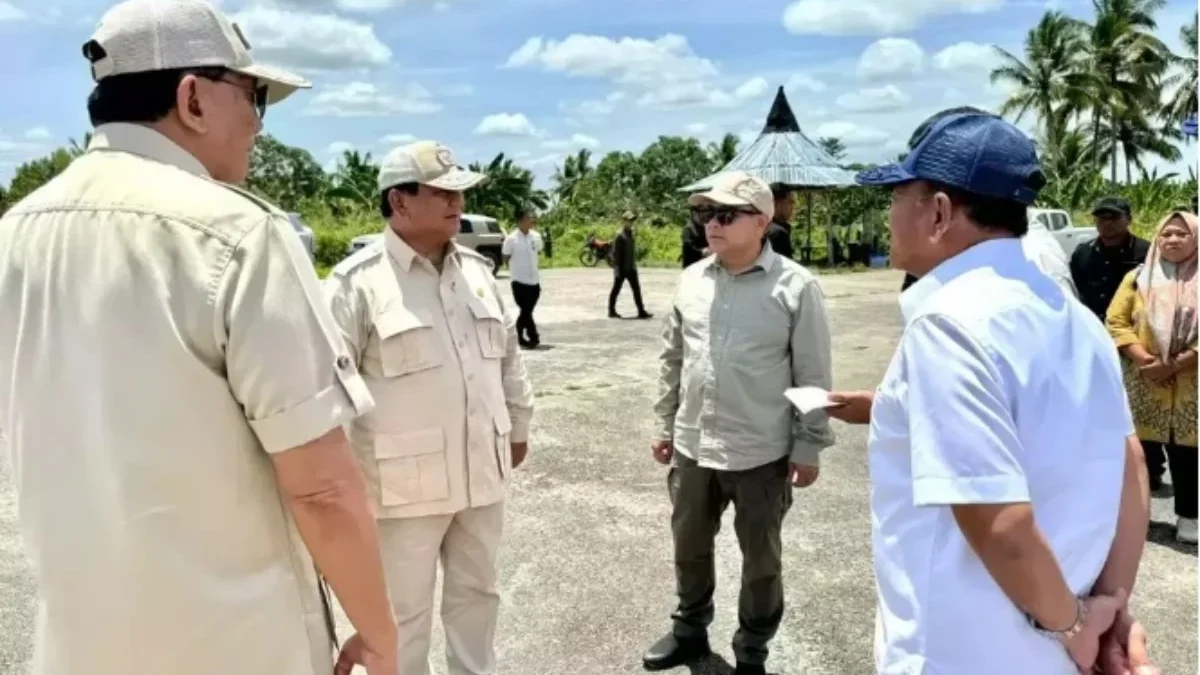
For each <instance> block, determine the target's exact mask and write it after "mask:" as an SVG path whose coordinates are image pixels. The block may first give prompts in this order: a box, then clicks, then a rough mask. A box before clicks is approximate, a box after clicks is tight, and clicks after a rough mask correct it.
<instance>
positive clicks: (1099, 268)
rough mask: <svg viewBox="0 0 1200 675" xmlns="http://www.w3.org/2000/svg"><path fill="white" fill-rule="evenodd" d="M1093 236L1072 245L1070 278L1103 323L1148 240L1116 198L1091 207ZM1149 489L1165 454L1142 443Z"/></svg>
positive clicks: (1155, 487) (1158, 484)
mask: <svg viewBox="0 0 1200 675" xmlns="http://www.w3.org/2000/svg"><path fill="white" fill-rule="evenodd" d="M1092 218H1093V219H1094V220H1095V223H1096V238H1095V239H1093V240H1091V241H1088V242H1084V243H1082V244H1080V245H1079V246H1078V247H1076V249H1075V251H1074V252H1073V253H1072V254H1071V280H1072V281H1074V282H1075V288H1076V289H1078V290H1079V300H1080V301H1081V302H1083V304H1084V305H1087V308H1088V309H1090V310H1092V313H1093V314H1095V315H1096V316H1097V318H1099V319H1100V321H1101V323H1103V322H1104V318H1105V316H1106V315H1107V314H1108V306H1109V305H1110V304H1112V299H1113V296H1114V295H1116V293H1117V288H1118V287H1119V286H1120V285H1121V280H1122V279H1124V278H1125V275H1126V274H1129V272H1131V271H1132V270H1133V269H1134V268H1136V267H1137V266H1138V265H1140V264H1142V262H1143V261H1145V260H1146V255H1147V254H1148V253H1149V252H1150V242H1148V241H1146V240H1145V239H1141V238H1139V237H1136V236H1134V234H1133V233H1132V232H1130V231H1129V226H1130V223H1131V222H1132V221H1133V210H1132V209H1131V208H1130V207H1129V202H1127V201H1125V200H1124V199H1122V198H1120V197H1102V198H1100V199H1099V200H1097V201H1096V204H1095V206H1093V207H1092ZM1142 450H1143V451H1144V452H1145V455H1146V468H1147V470H1148V472H1149V474H1150V490H1151V491H1153V492H1158V493H1161V492H1162V490H1163V476H1164V475H1166V473H1167V456H1166V454H1164V453H1163V450H1162V447H1161V446H1155V445H1153V444H1144V445H1143V446H1142Z"/></svg>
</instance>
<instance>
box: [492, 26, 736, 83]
mask: <svg viewBox="0 0 1200 675" xmlns="http://www.w3.org/2000/svg"><path fill="white" fill-rule="evenodd" d="M505 66H506V67H509V68H531V67H540V68H541V69H543V70H545V71H547V72H553V73H563V74H566V75H570V76H574V77H594V78H603V79H609V80H613V81H614V82H617V83H619V84H630V85H640V86H644V87H654V86H658V85H663V84H667V83H671V82H680V81H697V80H704V79H706V78H710V77H714V76H716V75H717V68H716V66H714V65H713V63H712V61H709V60H708V59H705V58H701V57H699V56H697V55H696V53H695V52H693V51H692V48H691V46H690V45H688V41H687V38H686V37H683V36H682V35H676V34H673V33H668V34H666V35H663V36H661V37H659V38H657V39H654V40H646V39H643V38H631V37H624V38H620V39H619V40H613V39H611V38H607V37H604V36H600V35H583V34H579V33H575V34H572V35H568V36H567V37H566V38H565V39H563V40H548V39H545V38H542V37H540V36H539V37H531V38H529V39H528V40H526V41H525V43H524V44H523V45H521V46H520V47H519V48H517V50H516V51H514V52H513V53H512V54H511V55H510V56H509V57H508V61H507V63H505Z"/></svg>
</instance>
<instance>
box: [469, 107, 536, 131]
mask: <svg viewBox="0 0 1200 675" xmlns="http://www.w3.org/2000/svg"><path fill="white" fill-rule="evenodd" d="M475 133H476V134H479V135H481V136H537V135H539V134H540V132H539V131H538V130H537V128H536V127H534V126H533V123H532V122H530V121H529V118H528V117H526V116H525V114H524V113H496V114H495V115H488V116H487V117H484V118H483V119H482V120H480V122H479V126H477V127H475Z"/></svg>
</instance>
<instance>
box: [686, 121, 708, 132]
mask: <svg viewBox="0 0 1200 675" xmlns="http://www.w3.org/2000/svg"><path fill="white" fill-rule="evenodd" d="M684 128H685V129H687V132H688V133H689V134H694V135H700V134H702V133H704V132H705V131H708V125H707V124H705V123H704V122H692V123H691V124H689V125H687V126H686V127H684Z"/></svg>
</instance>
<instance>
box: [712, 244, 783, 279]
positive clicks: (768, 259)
mask: <svg viewBox="0 0 1200 675" xmlns="http://www.w3.org/2000/svg"><path fill="white" fill-rule="evenodd" d="M778 257H779V254H778V253H775V252H774V251H772V250H771V247H770V245H767V244H764V245H763V247H762V251H761V252H760V253H759V254H758V258H757V259H755V261H754V264H753V265H751V266H749V267H747V268H746V269H744V270H742V271H741V272H738V273H737V274H731V275H730V276H734V277H740V276H742V275H743V274H748V273H750V272H754V271H755V270H762V271H763V272H770V271H771V268H772V267H774V266H775V261H776V259H777V258H778ZM701 262H703V263H704V264H706V265H708V268H707V269H706V270H704V271H705V273H706V274H714V273H715V271H720V272H724V273H726V274H728V272H726V271H725V267H724V266H722V265H721V263H720V261H718V260H717V256H715V255H713V256H709V257H707V258H705V259H704V260H703V261H701Z"/></svg>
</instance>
